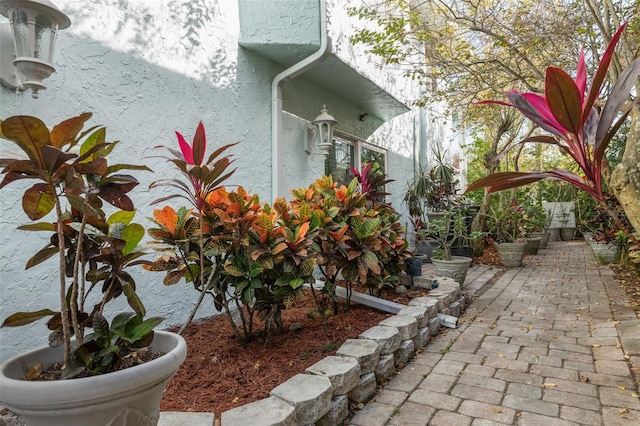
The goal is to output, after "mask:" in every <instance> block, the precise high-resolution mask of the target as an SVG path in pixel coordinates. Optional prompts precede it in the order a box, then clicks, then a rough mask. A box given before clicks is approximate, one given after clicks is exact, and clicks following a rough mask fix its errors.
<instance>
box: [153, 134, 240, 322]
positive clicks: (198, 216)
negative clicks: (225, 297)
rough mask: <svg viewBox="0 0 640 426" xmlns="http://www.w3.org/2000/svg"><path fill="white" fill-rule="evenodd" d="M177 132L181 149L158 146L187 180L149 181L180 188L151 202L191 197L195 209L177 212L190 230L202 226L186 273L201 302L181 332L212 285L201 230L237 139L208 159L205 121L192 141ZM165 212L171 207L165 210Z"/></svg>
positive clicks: (227, 173) (164, 267) (157, 265)
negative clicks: (194, 257) (191, 266)
mask: <svg viewBox="0 0 640 426" xmlns="http://www.w3.org/2000/svg"><path fill="white" fill-rule="evenodd" d="M176 136H177V138H178V146H179V147H180V151H177V150H175V149H173V148H170V147H165V146H162V145H160V146H157V147H156V148H166V149H167V150H168V151H169V152H170V153H171V154H172V155H173V157H163V158H166V159H167V161H170V162H172V163H173V164H174V165H175V166H176V167H177V168H178V170H180V172H182V174H183V175H184V176H185V177H186V178H187V179H188V182H185V181H183V180H180V179H160V180H157V181H155V182H153V183H152V184H151V185H149V188H157V187H169V188H174V189H177V190H178V192H176V193H173V194H170V195H167V196H165V197H161V198H158V199H157V200H155V201H153V203H152V204H157V203H161V202H164V201H167V200H171V199H174V198H183V199H186V200H187V201H189V203H190V204H192V205H193V206H194V207H195V211H192V210H189V211H187V210H186V209H183V210H181V211H179V212H178V213H179V214H180V215H181V216H180V221H181V222H180V223H181V224H182V225H187V224H188V226H189V230H190V231H191V233H193V231H194V230H195V229H196V228H197V230H199V231H198V232H197V236H196V238H197V239H196V241H193V242H190V241H187V243H188V244H187V248H188V247H189V244H190V243H193V244H196V245H197V246H198V247H199V250H198V253H197V256H198V259H197V260H196V263H197V268H196V269H192V270H190V271H189V273H188V274H187V275H188V276H189V277H190V281H192V282H193V286H194V288H195V289H197V290H199V291H200V292H201V295H200V299H199V301H198V303H196V305H195V306H194V308H193V310H192V312H191V315H190V317H189V320H188V321H187V322H186V324H185V325H184V326H183V327H182V328H181V329H180V331H179V333H182V332H183V331H184V328H185V327H186V325H188V324H189V322H190V321H191V320H192V319H193V316H194V315H195V313H196V311H197V309H198V307H199V306H200V303H201V302H202V299H203V298H204V295H205V294H206V292H207V291H208V290H209V289H210V288H211V279H210V278H211V277H210V276H209V275H207V274H206V271H207V268H206V267H205V266H206V265H205V263H206V259H205V253H204V251H205V245H206V243H207V241H205V233H204V232H202V231H201V230H203V229H204V228H205V221H204V216H205V209H206V208H207V206H208V204H207V199H208V198H209V197H210V196H211V194H213V193H214V192H215V191H216V190H217V189H218V188H220V187H221V186H222V184H223V182H224V181H225V180H227V179H228V178H229V177H230V176H231V175H232V174H233V173H234V172H235V169H233V170H231V171H229V170H228V169H229V166H230V165H231V163H232V162H233V160H232V159H231V157H230V156H228V155H222V154H223V153H224V151H226V150H227V149H229V148H230V147H232V146H233V145H235V143H233V144H227V145H223V146H221V147H220V148H218V149H216V150H215V151H213V153H211V155H209V157H208V158H207V159H206V161H205V155H206V152H207V138H206V134H205V129H204V125H203V124H202V122H200V123H198V127H197V128H196V133H195V135H194V137H193V141H192V142H191V144H189V143H188V142H187V141H186V139H185V138H184V136H182V134H180V133H179V132H177V131H176ZM171 210H173V209H171ZM165 212H168V211H167V210H165ZM169 213H170V212H169ZM170 216H171V215H170ZM158 217H159V216H158V214H156V224H160V225H161V226H163V227H164V228H166V226H165V225H166V223H165V222H163V220H164V219H163V220H158ZM190 218H191V219H190ZM193 218H195V220H192V219H193ZM172 220H173V219H172ZM176 221H177V219H176ZM170 222H171V221H170ZM161 231H167V229H160V231H159V232H161ZM174 231H175V229H174ZM177 231H178V232H182V231H183V230H182V229H181V228H180V227H179V228H178V230H177ZM152 236H153V237H154V238H156V239H160V240H162V238H159V237H158V235H152ZM164 237H165V238H166V239H168V240H171V241H181V240H179V239H177V238H176V235H174V232H169V234H168V235H165V236H164ZM184 254H185V255H188V254H189V253H188V252H187V253H184ZM172 265H173V263H172V262H169V263H167V264H165V263H163V262H159V263H158V261H156V262H154V264H153V265H147V266H146V268H147V269H151V270H169V271H171V270H172V269H171V268H172V267H173V266H175V265H173V266H172ZM176 276H177V275H174V277H173V278H175V277H176ZM180 278H181V276H180V277H179V278H177V281H179V280H180ZM169 281H170V283H173V282H172V281H171V279H170V280H169ZM177 281H176V282H177Z"/></svg>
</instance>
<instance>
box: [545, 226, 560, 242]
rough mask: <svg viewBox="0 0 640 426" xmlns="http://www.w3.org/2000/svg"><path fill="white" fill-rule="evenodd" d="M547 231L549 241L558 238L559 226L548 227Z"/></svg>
mask: <svg viewBox="0 0 640 426" xmlns="http://www.w3.org/2000/svg"><path fill="white" fill-rule="evenodd" d="M547 231H548V232H549V241H558V240H560V228H549V229H547Z"/></svg>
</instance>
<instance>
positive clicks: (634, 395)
mask: <svg viewBox="0 0 640 426" xmlns="http://www.w3.org/2000/svg"><path fill="white" fill-rule="evenodd" d="M631 396H632V397H634V398H640V395H638V394H637V393H634V392H632V393H631Z"/></svg>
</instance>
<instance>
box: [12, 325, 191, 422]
mask: <svg viewBox="0 0 640 426" xmlns="http://www.w3.org/2000/svg"><path fill="white" fill-rule="evenodd" d="M149 350H150V351H152V352H163V353H165V355H163V356H161V357H159V358H157V359H154V360H152V361H149V362H147V363H144V364H141V365H138V366H135V367H131V368H127V369H125V370H120V371H116V372H113V373H108V374H103V375H99V376H93V377H85V378H80V379H69V380H55V381H27V380H23V378H24V377H25V372H26V371H27V369H28V368H30V367H31V366H33V365H35V364H39V363H40V364H42V366H43V369H46V368H47V366H48V365H51V364H53V363H55V362H60V361H61V360H62V358H63V348H62V347H59V348H50V347H43V348H39V349H35V350H33V351H30V352H27V353H25V354H22V355H19V356H17V357H15V358H12V359H10V360H8V361H6V362H5V363H3V364H2V365H0V401H2V402H3V403H4V404H5V405H6V406H7V407H8V408H9V409H10V410H11V411H13V412H14V413H16V414H20V415H21V416H22V418H23V419H24V420H25V421H26V423H27V425H28V426H88V425H90V426H100V425H109V426H125V425H129V426H130V425H140V426H142V425H144V426H146V425H156V424H157V423H158V418H159V416H160V399H161V398H162V393H163V392H164V389H165V387H166V385H167V383H168V382H169V380H170V379H171V378H172V377H173V375H174V374H175V373H176V371H178V368H179V367H180V365H182V363H183V362H184V360H185V358H186V356H187V345H186V342H185V341H184V339H183V338H182V337H181V336H179V335H177V334H175V333H170V332H166V331H156V332H155V336H154V339H153V343H152V344H151V345H150V346H149Z"/></svg>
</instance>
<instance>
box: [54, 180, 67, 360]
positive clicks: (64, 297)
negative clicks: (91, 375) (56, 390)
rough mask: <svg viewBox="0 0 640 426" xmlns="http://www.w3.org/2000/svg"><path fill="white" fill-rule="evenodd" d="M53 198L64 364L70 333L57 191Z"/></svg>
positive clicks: (61, 226)
mask: <svg viewBox="0 0 640 426" xmlns="http://www.w3.org/2000/svg"><path fill="white" fill-rule="evenodd" d="M53 199H54V202H55V206H56V219H57V223H56V231H57V233H58V257H59V264H58V266H59V272H60V319H61V321H62V340H63V342H64V366H65V367H66V366H67V365H69V364H70V363H71V333H70V330H69V309H68V307H67V283H66V280H65V270H66V265H65V255H64V249H65V244H64V228H63V223H62V208H61V207H60V198H59V197H58V194H57V192H56V191H55V190H54V191H53Z"/></svg>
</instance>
